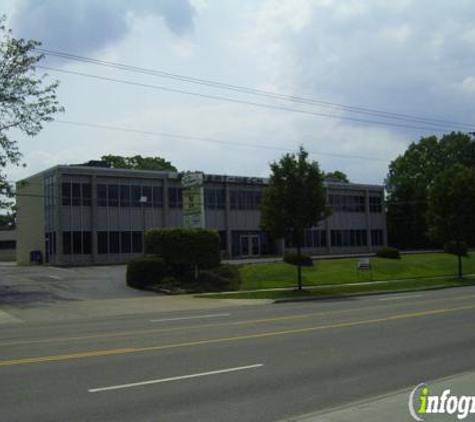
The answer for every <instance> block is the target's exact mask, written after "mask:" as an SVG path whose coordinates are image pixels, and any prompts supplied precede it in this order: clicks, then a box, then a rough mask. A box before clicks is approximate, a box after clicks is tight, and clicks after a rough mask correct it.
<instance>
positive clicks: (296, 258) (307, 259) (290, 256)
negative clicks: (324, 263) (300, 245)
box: [284, 252, 313, 267]
mask: <svg viewBox="0 0 475 422" xmlns="http://www.w3.org/2000/svg"><path fill="white" fill-rule="evenodd" d="M284 262H286V263H287V264H290V265H299V262H300V265H301V266H302V267H312V266H313V261H312V258H311V256H310V255H305V254H300V255H299V254H298V253H296V252H291V253H287V254H285V255H284Z"/></svg>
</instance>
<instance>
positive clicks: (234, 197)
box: [229, 190, 237, 210]
mask: <svg viewBox="0 0 475 422" xmlns="http://www.w3.org/2000/svg"><path fill="white" fill-rule="evenodd" d="M229 202H230V206H231V209H232V210H235V209H237V191H235V190H232V191H230V192H229Z"/></svg>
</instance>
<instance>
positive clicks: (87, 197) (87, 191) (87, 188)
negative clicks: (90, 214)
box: [82, 183, 91, 207]
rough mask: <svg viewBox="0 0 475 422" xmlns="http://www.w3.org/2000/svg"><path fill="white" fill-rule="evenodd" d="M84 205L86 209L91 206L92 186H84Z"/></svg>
mask: <svg viewBox="0 0 475 422" xmlns="http://www.w3.org/2000/svg"><path fill="white" fill-rule="evenodd" d="M82 204H83V205H84V206H86V207H88V206H90V205H91V184H90V183H83V184H82Z"/></svg>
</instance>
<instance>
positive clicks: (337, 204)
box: [328, 195, 366, 212]
mask: <svg viewBox="0 0 475 422" xmlns="http://www.w3.org/2000/svg"><path fill="white" fill-rule="evenodd" d="M328 200H329V202H330V205H331V206H332V208H333V209H334V210H335V211H340V212H342V211H343V212H365V209H366V207H365V197H364V196H363V195H329V197H328Z"/></svg>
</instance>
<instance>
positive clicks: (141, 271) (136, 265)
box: [126, 257, 167, 289]
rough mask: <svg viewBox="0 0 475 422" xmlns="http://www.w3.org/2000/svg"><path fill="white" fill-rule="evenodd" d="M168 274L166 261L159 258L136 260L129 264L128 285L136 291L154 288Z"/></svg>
mask: <svg viewBox="0 0 475 422" xmlns="http://www.w3.org/2000/svg"><path fill="white" fill-rule="evenodd" d="M166 274H167V266H166V264H165V261H164V260H163V259H162V258H159V257H144V258H136V259H133V260H131V261H129V262H127V273H126V281H127V285H129V286H130V287H134V288H136V289H144V288H147V287H152V286H153V285H156V284H158V283H160V281H161V280H162V279H163V278H164V277H165V275H166Z"/></svg>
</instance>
